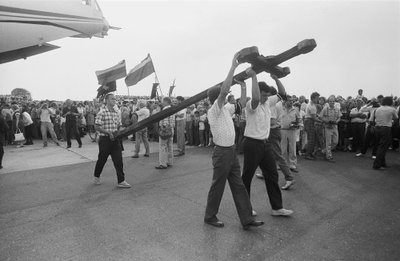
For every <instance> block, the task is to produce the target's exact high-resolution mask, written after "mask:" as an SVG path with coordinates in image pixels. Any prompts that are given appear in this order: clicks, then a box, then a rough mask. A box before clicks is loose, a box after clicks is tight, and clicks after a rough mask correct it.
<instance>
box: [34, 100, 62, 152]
mask: <svg viewBox="0 0 400 261" xmlns="http://www.w3.org/2000/svg"><path fill="white" fill-rule="evenodd" d="M55 114H56V112H55V111H54V110H53V108H49V106H48V104H47V103H44V104H43V105H42V107H41V109H40V110H39V115H40V131H41V133H42V139H43V147H47V132H49V133H50V136H51V138H52V139H53V141H54V143H55V144H56V145H57V146H60V143H59V142H58V140H57V135H56V133H55V132H54V126H53V123H52V122H51V119H50V116H51V115H55Z"/></svg>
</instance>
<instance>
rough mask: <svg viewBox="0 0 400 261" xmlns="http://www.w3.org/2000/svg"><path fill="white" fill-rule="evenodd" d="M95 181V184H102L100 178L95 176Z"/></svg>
mask: <svg viewBox="0 0 400 261" xmlns="http://www.w3.org/2000/svg"><path fill="white" fill-rule="evenodd" d="M93 183H94V184H95V185H100V184H101V181H100V178H98V177H94V181H93Z"/></svg>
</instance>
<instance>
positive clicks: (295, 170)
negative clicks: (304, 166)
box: [290, 168, 299, 173]
mask: <svg viewBox="0 0 400 261" xmlns="http://www.w3.org/2000/svg"><path fill="white" fill-rule="evenodd" d="M290 171H291V172H295V173H299V171H298V169H297V168H290Z"/></svg>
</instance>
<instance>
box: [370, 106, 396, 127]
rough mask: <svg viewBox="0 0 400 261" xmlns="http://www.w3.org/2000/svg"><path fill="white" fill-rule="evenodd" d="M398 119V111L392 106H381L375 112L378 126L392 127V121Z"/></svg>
mask: <svg viewBox="0 0 400 261" xmlns="http://www.w3.org/2000/svg"><path fill="white" fill-rule="evenodd" d="M397 118H398V117H397V113H396V109H395V108H393V107H390V106H381V107H379V108H377V109H376V111H375V123H376V126H382V127H392V120H395V119H397Z"/></svg>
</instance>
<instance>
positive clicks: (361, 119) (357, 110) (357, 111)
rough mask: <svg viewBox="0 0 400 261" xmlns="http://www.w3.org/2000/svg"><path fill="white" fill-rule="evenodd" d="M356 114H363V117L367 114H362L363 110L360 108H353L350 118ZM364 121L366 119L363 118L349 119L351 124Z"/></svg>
mask: <svg viewBox="0 0 400 261" xmlns="http://www.w3.org/2000/svg"><path fill="white" fill-rule="evenodd" d="M357 113H363V114H365V115H367V114H368V112H363V110H362V109H361V108H360V109H358V108H357V107H355V108H353V109H351V111H350V116H351V115H352V114H357ZM366 121H367V118H364V119H363V118H359V117H355V118H351V122H353V123H365V122H366Z"/></svg>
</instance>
